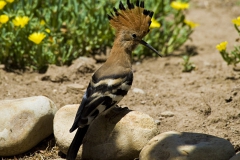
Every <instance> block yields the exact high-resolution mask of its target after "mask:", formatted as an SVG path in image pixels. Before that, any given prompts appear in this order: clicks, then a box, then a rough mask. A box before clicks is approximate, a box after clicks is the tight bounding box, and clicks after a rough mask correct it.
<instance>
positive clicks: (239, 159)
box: [229, 152, 240, 160]
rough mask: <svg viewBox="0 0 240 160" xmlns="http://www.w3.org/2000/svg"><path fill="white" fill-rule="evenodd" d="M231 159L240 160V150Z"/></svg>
mask: <svg viewBox="0 0 240 160" xmlns="http://www.w3.org/2000/svg"><path fill="white" fill-rule="evenodd" d="M229 160H240V152H238V153H237V154H236V155H235V156H233V157H232V158H230V159H229Z"/></svg>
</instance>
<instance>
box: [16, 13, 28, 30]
mask: <svg viewBox="0 0 240 160" xmlns="http://www.w3.org/2000/svg"><path fill="white" fill-rule="evenodd" d="M28 21H29V18H28V17H26V16H23V17H16V18H15V19H14V20H13V24H14V25H15V26H21V28H23V27H24V26H25V25H26V24H27V23H28Z"/></svg>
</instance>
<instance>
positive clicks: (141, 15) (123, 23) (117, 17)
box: [108, 0, 153, 37]
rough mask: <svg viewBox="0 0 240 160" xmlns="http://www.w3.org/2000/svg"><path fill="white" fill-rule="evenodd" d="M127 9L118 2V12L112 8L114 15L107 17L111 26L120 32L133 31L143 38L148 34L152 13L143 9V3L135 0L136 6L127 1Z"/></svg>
mask: <svg viewBox="0 0 240 160" xmlns="http://www.w3.org/2000/svg"><path fill="white" fill-rule="evenodd" d="M127 6H128V7H127V8H125V7H124V5H123V4H122V2H121V1H120V4H119V10H117V9H116V8H113V11H114V14H113V13H111V15H108V19H109V20H110V24H111V26H112V27H113V28H114V29H116V31H117V32H118V31H120V30H133V31H136V32H137V33H139V34H140V35H139V36H141V37H144V36H145V35H146V34H147V33H148V32H149V26H150V24H151V18H152V16H153V12H152V11H149V10H146V9H144V1H139V0H137V2H136V5H134V4H133V3H131V2H130V0H127Z"/></svg>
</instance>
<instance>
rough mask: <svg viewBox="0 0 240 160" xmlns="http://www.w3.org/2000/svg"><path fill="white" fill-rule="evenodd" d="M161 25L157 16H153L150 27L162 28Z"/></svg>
mask: <svg viewBox="0 0 240 160" xmlns="http://www.w3.org/2000/svg"><path fill="white" fill-rule="evenodd" d="M160 27H161V24H160V23H159V22H158V21H156V19H155V18H152V23H151V25H150V28H160Z"/></svg>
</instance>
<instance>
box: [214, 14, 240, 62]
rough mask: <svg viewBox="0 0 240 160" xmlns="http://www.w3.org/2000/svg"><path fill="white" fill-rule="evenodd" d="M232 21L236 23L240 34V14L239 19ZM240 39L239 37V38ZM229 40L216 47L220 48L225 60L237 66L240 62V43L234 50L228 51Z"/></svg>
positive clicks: (235, 25)
mask: <svg viewBox="0 0 240 160" xmlns="http://www.w3.org/2000/svg"><path fill="white" fill-rule="evenodd" d="M232 23H233V24H234V27H235V29H236V31H237V32H238V34H239V35H240V29H239V27H240V16H239V17H238V18H237V19H233V20H232ZM237 41H239V39H237ZM227 44H228V42H227V41H225V42H222V43H220V44H218V45H217V46H216V48H217V49H218V50H219V52H220V54H221V56H222V58H223V60H224V61H226V62H227V64H228V65H234V66H236V65H237V64H238V63H239V62H240V45H239V46H235V47H234V50H232V51H230V52H228V51H227V50H226V48H227Z"/></svg>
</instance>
